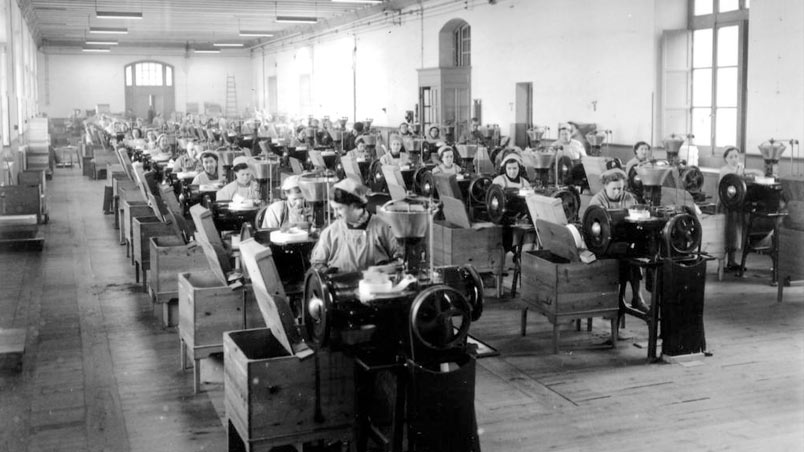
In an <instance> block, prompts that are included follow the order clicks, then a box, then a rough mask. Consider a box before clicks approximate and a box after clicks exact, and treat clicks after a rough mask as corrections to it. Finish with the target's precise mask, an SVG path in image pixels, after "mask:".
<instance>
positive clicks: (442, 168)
mask: <svg viewBox="0 0 804 452" xmlns="http://www.w3.org/2000/svg"><path fill="white" fill-rule="evenodd" d="M438 160H439V163H438V165H436V167H435V168H433V174H461V167H460V166H458V165H457V164H456V163H455V150H454V149H453V148H452V147H450V146H441V147H440V148H438Z"/></svg>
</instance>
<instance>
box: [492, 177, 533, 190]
mask: <svg viewBox="0 0 804 452" xmlns="http://www.w3.org/2000/svg"><path fill="white" fill-rule="evenodd" d="M518 179H519V180H511V179H509V178H508V176H506V175H505V174H500V175H499V176H497V177H495V178H494V179H493V180H492V181H491V183H492V184H494V185H499V186H500V187H502V188H530V183H528V181H527V180H526V179H525V178H524V177H522V176H519V177H518Z"/></svg>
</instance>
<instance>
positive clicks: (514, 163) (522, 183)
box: [491, 153, 530, 188]
mask: <svg viewBox="0 0 804 452" xmlns="http://www.w3.org/2000/svg"><path fill="white" fill-rule="evenodd" d="M500 171H501V174H500V175H499V176H497V177H495V178H494V179H493V180H492V181H491V183H492V184H495V185H499V186H501V187H503V188H530V183H529V182H528V180H527V179H526V178H525V177H524V175H523V174H524V173H525V167H524V165H523V164H522V157H520V156H519V155H517V154H516V153H511V154H508V155H506V156H505V157H503V159H502V162H500Z"/></svg>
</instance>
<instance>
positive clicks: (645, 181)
mask: <svg viewBox="0 0 804 452" xmlns="http://www.w3.org/2000/svg"><path fill="white" fill-rule="evenodd" d="M671 169H672V167H671V166H669V165H642V166H637V167H636V171H637V174H638V175H639V179H640V180H642V185H645V186H649V187H650V186H653V187H660V186H661V185H662V184H663V183H664V179H665V178H666V177H667V174H668V173H670V170H671Z"/></svg>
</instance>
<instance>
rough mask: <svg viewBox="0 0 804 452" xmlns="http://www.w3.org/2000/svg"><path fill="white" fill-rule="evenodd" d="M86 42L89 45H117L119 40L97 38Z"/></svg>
mask: <svg viewBox="0 0 804 452" xmlns="http://www.w3.org/2000/svg"><path fill="white" fill-rule="evenodd" d="M84 44H86V45H88V46H116V45H117V44H118V43H117V41H101V40H97V39H96V40H89V41H84Z"/></svg>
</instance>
